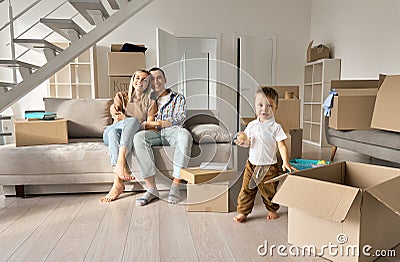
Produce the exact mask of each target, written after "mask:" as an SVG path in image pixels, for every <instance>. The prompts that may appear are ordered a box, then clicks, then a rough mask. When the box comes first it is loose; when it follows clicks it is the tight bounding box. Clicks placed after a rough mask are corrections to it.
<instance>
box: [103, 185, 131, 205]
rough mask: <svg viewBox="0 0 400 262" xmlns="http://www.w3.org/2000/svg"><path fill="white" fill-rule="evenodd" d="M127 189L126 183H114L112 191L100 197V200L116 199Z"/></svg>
mask: <svg viewBox="0 0 400 262" xmlns="http://www.w3.org/2000/svg"><path fill="white" fill-rule="evenodd" d="M124 190H125V185H124V184H119V185H115V184H114V185H113V186H112V188H111V190H110V192H108V194H107V195H106V196H104V197H102V198H100V202H111V201H114V200H115V199H117V198H118V197H119V195H121V194H122V192H124Z"/></svg>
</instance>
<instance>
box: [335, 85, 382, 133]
mask: <svg viewBox="0 0 400 262" xmlns="http://www.w3.org/2000/svg"><path fill="white" fill-rule="evenodd" d="M378 85H379V80H332V83H331V88H332V89H335V90H336V92H337V93H338V96H335V97H334V99H333V107H332V109H331V116H330V117H329V127H331V128H334V129H338V130H354V129H370V126H371V119H372V113H373V111H374V106H375V99H376V93H377V92H378Z"/></svg>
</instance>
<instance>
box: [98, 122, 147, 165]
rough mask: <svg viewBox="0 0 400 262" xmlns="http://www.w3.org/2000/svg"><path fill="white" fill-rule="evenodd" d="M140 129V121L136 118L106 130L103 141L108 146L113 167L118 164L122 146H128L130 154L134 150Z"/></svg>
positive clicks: (113, 125)
mask: <svg viewBox="0 0 400 262" xmlns="http://www.w3.org/2000/svg"><path fill="white" fill-rule="evenodd" d="M139 128H140V123H139V122H138V120H137V119H136V118H135V117H129V118H125V119H124V120H121V121H118V122H117V123H114V124H112V125H111V126H108V127H107V128H106V129H105V130H104V132H103V141H104V143H105V144H106V145H107V146H108V149H109V152H110V158H111V165H112V166H115V165H116V164H117V160H118V152H119V147H120V146H126V147H127V149H128V152H129V151H131V150H132V143H133V137H134V136H135V134H136V133H137V131H139Z"/></svg>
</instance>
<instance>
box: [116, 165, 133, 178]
mask: <svg viewBox="0 0 400 262" xmlns="http://www.w3.org/2000/svg"><path fill="white" fill-rule="evenodd" d="M113 172H114V174H116V175H117V176H118V177H119V178H121V179H122V180H135V179H136V178H135V177H134V176H132V173H131V171H130V170H129V169H128V168H127V167H126V165H119V164H117V165H116V166H115V167H114V171H113Z"/></svg>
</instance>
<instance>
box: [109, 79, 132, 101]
mask: <svg viewBox="0 0 400 262" xmlns="http://www.w3.org/2000/svg"><path fill="white" fill-rule="evenodd" d="M108 81H109V90H110V97H114V96H115V94H116V93H117V92H128V91H129V83H130V81H131V77H130V76H110V77H108Z"/></svg>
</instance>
